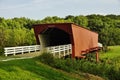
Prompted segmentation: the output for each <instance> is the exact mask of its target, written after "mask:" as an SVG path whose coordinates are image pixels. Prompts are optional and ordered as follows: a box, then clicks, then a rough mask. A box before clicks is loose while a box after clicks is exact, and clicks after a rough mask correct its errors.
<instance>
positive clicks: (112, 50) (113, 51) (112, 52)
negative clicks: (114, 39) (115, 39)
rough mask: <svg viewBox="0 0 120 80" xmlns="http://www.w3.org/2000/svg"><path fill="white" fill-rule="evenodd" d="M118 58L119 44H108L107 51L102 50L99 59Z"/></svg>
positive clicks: (119, 53)
mask: <svg viewBox="0 0 120 80" xmlns="http://www.w3.org/2000/svg"><path fill="white" fill-rule="evenodd" d="M118 57H119V58H120V46H109V47H108V52H106V53H105V52H104V53H103V52H102V53H101V54H100V58H101V59H105V58H109V59H116V58H118Z"/></svg>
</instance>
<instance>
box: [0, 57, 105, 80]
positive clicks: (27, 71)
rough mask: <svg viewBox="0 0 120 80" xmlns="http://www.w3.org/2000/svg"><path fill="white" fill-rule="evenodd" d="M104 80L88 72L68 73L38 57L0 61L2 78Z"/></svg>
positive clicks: (11, 79)
mask: <svg viewBox="0 0 120 80" xmlns="http://www.w3.org/2000/svg"><path fill="white" fill-rule="evenodd" d="M88 79H89V80H103V79H102V78H100V77H98V76H94V75H91V74H87V73H80V74H75V73H67V72H64V71H62V70H58V69H55V68H52V67H50V66H48V65H45V64H43V63H41V62H40V61H37V60H36V59H23V60H12V61H6V62H0V80H88Z"/></svg>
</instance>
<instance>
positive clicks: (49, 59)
mask: <svg viewBox="0 0 120 80" xmlns="http://www.w3.org/2000/svg"><path fill="white" fill-rule="evenodd" d="M38 58H39V60H40V61H41V62H43V63H45V64H48V65H50V66H53V65H54V61H55V60H54V57H53V55H52V54H51V53H49V52H43V53H42V54H41V55H40V56H39V57H38Z"/></svg>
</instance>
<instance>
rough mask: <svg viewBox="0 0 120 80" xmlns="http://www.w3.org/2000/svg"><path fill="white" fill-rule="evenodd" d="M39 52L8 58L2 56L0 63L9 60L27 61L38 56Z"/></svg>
mask: <svg viewBox="0 0 120 80" xmlns="http://www.w3.org/2000/svg"><path fill="white" fill-rule="evenodd" d="M39 55H40V52H33V53H24V54H17V55H15V56H13V55H10V56H7V57H5V56H3V57H2V58H1V59H0V61H10V60H16V59H28V58H33V57H36V56H39Z"/></svg>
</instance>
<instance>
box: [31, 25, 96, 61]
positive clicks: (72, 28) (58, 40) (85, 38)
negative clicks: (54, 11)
mask: <svg viewBox="0 0 120 80" xmlns="http://www.w3.org/2000/svg"><path fill="white" fill-rule="evenodd" d="M33 27H34V32H35V37H36V40H37V43H38V44H40V45H41V46H42V48H44V47H49V46H57V45H64V44H71V45H72V57H73V58H74V57H77V58H82V57H85V56H84V54H87V53H89V52H91V51H96V60H97V61H98V52H97V51H98V34H97V33H95V32H93V31H90V30H88V29H86V28H83V27H80V26H78V25H76V24H73V23H54V24H37V25H34V26H33Z"/></svg>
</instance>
